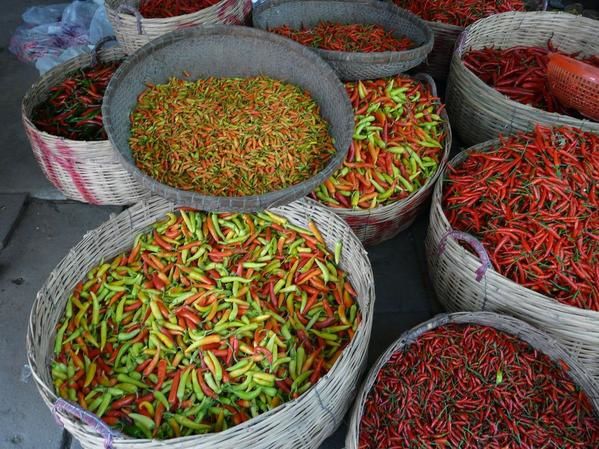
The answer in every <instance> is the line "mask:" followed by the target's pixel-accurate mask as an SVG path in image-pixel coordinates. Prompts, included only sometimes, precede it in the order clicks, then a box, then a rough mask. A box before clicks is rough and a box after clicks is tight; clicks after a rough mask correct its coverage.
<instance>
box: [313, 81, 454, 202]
mask: <svg viewBox="0 0 599 449" xmlns="http://www.w3.org/2000/svg"><path fill="white" fill-rule="evenodd" d="M345 88H346V89H347V93H348V95H349V97H350V100H351V102H352V106H353V108H354V114H355V130H354V136H353V142H352V144H351V147H350V149H349V152H348V155H347V157H346V158H345V161H344V162H343V166H342V167H341V168H340V169H339V170H337V171H336V172H335V174H334V175H333V176H332V177H331V178H329V179H328V180H327V181H326V182H325V183H324V184H322V185H321V186H319V188H318V189H317V190H316V191H315V192H314V193H313V194H312V196H313V197H314V198H316V199H318V200H319V201H321V202H322V203H323V204H325V205H327V206H330V207H335V208H346V209H373V208H376V207H379V206H385V205H388V204H393V203H395V202H397V201H399V200H402V199H405V198H407V197H408V196H410V195H411V194H414V193H415V192H417V191H418V190H419V189H421V188H422V187H423V186H424V185H425V184H426V183H427V181H428V180H429V179H431V177H432V176H433V175H434V174H435V173H436V172H437V169H438V168H439V164H440V161H441V159H442V157H443V152H444V150H443V148H444V139H445V137H446V136H445V129H444V123H443V120H442V119H441V117H440V116H439V114H440V113H441V110H442V106H441V104H440V102H439V99H438V98H437V97H435V96H433V95H432V94H431V92H430V89H429V87H428V86H427V85H426V83H423V82H420V81H417V80H414V79H410V78H407V77H403V76H396V77H393V78H388V79H379V80H366V81H357V82H347V83H345Z"/></svg>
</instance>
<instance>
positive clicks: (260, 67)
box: [102, 25, 354, 212]
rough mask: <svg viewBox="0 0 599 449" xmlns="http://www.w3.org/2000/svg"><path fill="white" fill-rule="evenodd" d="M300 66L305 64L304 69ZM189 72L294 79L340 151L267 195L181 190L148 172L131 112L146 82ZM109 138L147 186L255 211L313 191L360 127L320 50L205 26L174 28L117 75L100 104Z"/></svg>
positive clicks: (209, 205) (223, 207) (205, 205)
mask: <svg viewBox="0 0 599 449" xmlns="http://www.w3.org/2000/svg"><path fill="white" fill-rule="evenodd" d="M298 67H301V70H298ZM184 71H186V72H188V73H189V75H190V76H189V78H190V79H198V78H205V77H207V76H216V77H246V76H257V75H266V76H270V77H272V78H275V79H279V80H283V81H286V82H290V83H292V84H294V85H297V86H299V87H301V88H302V89H304V90H306V91H307V92H309V93H310V94H311V95H312V98H313V99H314V101H315V102H316V103H317V104H318V105H319V106H320V113H321V115H322V116H323V118H325V119H326V120H327V121H328V123H329V125H330V126H329V132H330V134H331V136H332V137H333V138H334V139H335V142H334V144H335V148H336V153H335V154H334V155H333V156H332V157H331V159H330V161H329V163H328V164H327V165H326V166H325V167H324V168H323V169H322V170H321V171H320V172H319V173H317V174H316V175H314V176H313V177H311V178H309V179H307V180H305V181H303V182H300V183H298V184H296V185H293V186H291V187H288V188H286V189H282V190H278V191H275V192H268V193H265V194H263V195H251V196H243V197H217V196H207V195H201V194H199V193H197V192H192V191H183V190H178V189H175V188H172V187H169V186H167V185H165V184H161V183H159V182H157V181H156V180H154V179H153V178H151V177H149V176H147V175H146V174H145V173H142V172H141V171H140V170H139V169H138V168H137V167H136V166H135V163H134V161H133V158H132V156H131V150H130V148H129V127H130V124H129V114H130V111H131V110H132V109H133V108H134V106H135V104H136V103H137V96H138V94H139V93H141V92H142V91H144V90H145V89H146V88H147V86H146V82H148V81H151V82H153V83H164V82H166V81H167V80H168V79H169V78H170V77H172V76H179V77H181V76H183V75H182V74H183V72H184ZM102 112H103V116H104V123H105V126H106V132H107V133H108V137H109V139H110V140H111V142H112V143H113V145H114V147H115V148H116V149H117V150H118V154H119V155H120V156H121V160H122V162H123V165H124V166H125V168H126V169H127V170H129V172H130V173H131V174H132V175H133V177H134V178H135V179H137V180H138V181H139V182H140V183H141V184H142V185H144V186H146V187H147V188H148V189H150V190H152V191H153V192H154V193H156V194H158V195H160V196H161V197H163V198H168V199H170V200H171V201H173V202H176V203H180V204H187V205H189V206H192V207H196V208H198V209H202V210H217V211H243V212H251V211H256V210H261V209H264V208H269V207H274V206H279V205H282V204H287V203H289V202H291V201H294V200H296V199H298V198H301V197H303V196H305V195H307V194H308V193H310V192H311V191H312V190H314V188H316V186H318V185H319V184H321V183H322V182H324V181H325V180H326V179H327V178H328V177H329V176H330V175H331V174H332V173H333V171H334V170H335V169H336V168H337V167H339V165H341V163H342V162H343V159H344V158H345V155H346V154H347V151H348V149H349V146H350V144H351V138H352V134H353V129H354V119H353V111H352V107H351V103H350V101H349V98H348V96H347V92H346V91H345V88H344V87H343V85H342V84H341V83H340V82H339V79H338V78H337V76H336V75H335V73H334V72H333V70H332V69H331V68H330V67H329V66H328V65H327V64H326V63H325V62H324V61H323V60H322V59H320V58H319V57H318V56H317V55H316V54H315V53H313V52H311V51H310V50H308V49H307V48H306V47H304V46H303V45H300V44H298V43H296V42H293V41H291V40H289V39H286V38H284V37H281V36H278V35H275V34H273V33H267V32H265V31H261V30H255V29H252V28H246V27H227V26H222V25H206V26H202V27H197V28H194V29H189V30H182V31H179V32H173V33H169V34H168V35H165V36H162V37H159V38H157V39H155V40H154V41H152V43H150V44H148V45H146V46H145V47H144V48H143V49H141V50H139V51H138V52H136V53H135V54H134V55H132V56H130V57H129V59H128V60H127V61H126V62H125V63H124V64H123V65H122V66H121V67H120V69H119V70H118V72H117V73H116V74H115V76H114V77H113V78H112V80H111V82H110V84H109V86H108V88H107V90H106V95H105V97H104V104H103V107H102Z"/></svg>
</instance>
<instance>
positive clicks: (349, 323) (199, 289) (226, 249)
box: [51, 210, 361, 438]
mask: <svg viewBox="0 0 599 449" xmlns="http://www.w3.org/2000/svg"><path fill="white" fill-rule="evenodd" d="M308 228H309V229H305V228H300V227H297V226H294V225H293V224H291V223H290V222H288V221H287V219H285V218H283V217H280V216H277V215H274V214H272V213H270V212H264V213H257V214H253V215H249V214H245V215H244V214H215V213H203V212H196V211H191V210H181V211H180V212H179V213H177V214H168V216H167V217H166V218H165V219H164V220H163V221H161V222H158V223H157V224H155V225H154V229H153V230H152V231H151V232H147V233H145V234H141V235H139V236H138V237H137V238H136V239H135V243H134V247H133V249H132V250H131V251H130V252H128V253H125V254H122V255H120V256H118V257H116V258H115V259H114V260H112V261H110V262H106V263H102V264H101V265H99V266H96V267H95V268H93V269H92V270H91V271H90V272H89V273H88V275H87V278H86V279H85V280H83V281H82V282H80V283H79V284H78V285H77V286H76V288H75V289H74V291H73V293H72V295H71V296H70V298H69V300H68V302H67V305H66V310H65V314H64V317H63V319H62V320H61V322H60V323H59V325H58V326H57V336H56V340H55V348H54V351H55V355H56V357H55V360H54V361H53V363H52V367H51V373H52V378H53V381H54V386H55V388H56V391H57V392H58V394H59V395H60V396H62V397H63V398H67V399H70V400H71V401H73V402H76V403H78V404H79V405H80V406H81V407H83V408H85V409H87V410H89V411H91V412H93V413H95V414H96V415H98V416H100V417H101V418H102V419H103V420H104V422H106V423H107V424H109V425H111V426H115V427H116V428H118V429H119V430H122V431H123V432H124V433H126V434H127V435H131V436H133V437H139V438H150V437H154V438H172V437H177V436H185V435H192V434H200V433H206V432H218V431H222V430H225V429H227V428H229V427H231V426H234V425H236V424H239V423H241V422H243V421H246V420H248V419H250V418H252V417H255V416H257V415H259V414H261V413H263V412H266V411H268V410H271V409H273V408H275V407H277V406H278V405H279V404H282V403H284V402H286V401H289V400H290V399H293V398H297V397H298V396H299V395H301V394H302V393H304V392H305V391H307V390H308V389H309V388H310V387H311V386H312V385H314V384H315V383H316V382H317V381H318V379H320V378H321V377H322V376H323V375H324V374H325V373H326V372H327V371H328V370H330V369H331V367H332V365H333V364H334V363H335V361H336V360H337V358H338V357H339V356H340V355H341V353H342V351H343V349H344V348H345V346H346V345H347V344H348V343H349V341H350V340H351V338H352V336H353V335H354V333H355V332H356V330H357V327H358V325H359V323H360V319H361V318H360V317H361V316H360V312H359V308H358V305H357V303H356V300H355V299H356V293H355V292H354V290H353V288H352V286H351V284H350V282H349V281H348V280H347V277H346V274H345V273H344V272H343V271H341V270H340V269H339V268H338V263H339V260H340V257H341V251H342V248H341V244H340V243H339V244H338V245H337V246H336V247H335V251H334V253H331V252H330V251H329V250H328V249H327V247H326V245H325V242H324V239H323V237H322V235H321V234H320V232H319V230H318V229H317V228H316V226H315V225H314V224H313V223H310V224H309V226H308Z"/></svg>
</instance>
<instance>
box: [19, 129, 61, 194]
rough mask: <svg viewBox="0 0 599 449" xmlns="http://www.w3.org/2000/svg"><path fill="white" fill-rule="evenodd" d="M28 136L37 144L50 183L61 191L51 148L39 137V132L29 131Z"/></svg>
mask: <svg viewBox="0 0 599 449" xmlns="http://www.w3.org/2000/svg"><path fill="white" fill-rule="evenodd" d="M27 134H29V137H30V138H31V139H32V140H33V142H35V146H37V147H38V148H39V150H40V151H39V156H40V157H41V159H42V160H41V163H42V166H43V167H44V172H45V173H46V174H47V175H48V178H49V179H50V182H51V183H52V184H53V185H54V187H56V188H57V189H59V190H61V183H60V181H59V180H58V176H56V172H55V171H54V163H53V162H52V159H54V155H53V154H52V152H51V151H50V148H49V147H48V145H46V142H44V141H43V139H42V138H41V137H40V136H39V133H38V132H35V131H32V130H29V129H28V130H27Z"/></svg>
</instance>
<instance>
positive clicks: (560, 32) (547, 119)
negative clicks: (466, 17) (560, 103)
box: [446, 12, 599, 145]
mask: <svg viewBox="0 0 599 449" xmlns="http://www.w3.org/2000/svg"><path fill="white" fill-rule="evenodd" d="M598 30H599V25H598V22H597V21H596V20H592V19H587V18H585V17H580V16H574V15H572V14H566V13H553V12H527V13H505V14H498V15H495V16H492V17H488V18H486V19H483V20H479V21H478V22H476V23H474V24H473V25H470V26H469V27H468V28H466V30H465V31H464V33H462V35H461V37H460V41H459V42H458V43H457V45H456V50H455V52H454V54H453V57H452V60H451V71H450V74H449V79H448V82H447V94H446V103H447V112H448V114H449V117H450V119H451V126H452V128H453V130H454V132H456V133H457V136H458V137H459V138H460V139H461V140H462V141H464V143H466V144H467V145H474V144H476V143H479V142H484V141H486V140H489V139H495V138H497V137H498V136H499V134H512V133H514V132H516V131H528V130H531V129H533V128H534V126H535V125H536V124H537V123H541V124H544V125H549V126H551V125H569V126H575V127H578V128H582V129H585V130H589V131H595V132H599V123H597V122H592V121H590V120H580V119H577V118H573V117H570V116H567V115H561V114H557V113H551V112H546V111H543V110H541V109H537V108H533V107H532V106H527V105H524V104H521V103H518V102H517V101H514V100H511V99H509V98H508V97H506V96H505V95H503V94H501V93H499V92H497V91H496V90H495V89H494V88H492V87H490V86H487V85H486V84H485V83H484V82H483V81H482V80H480V79H479V78H478V77H477V76H476V75H474V73H472V72H471V71H470V70H469V69H467V68H466V66H464V64H463V62H462V56H463V55H464V53H466V52H467V51H468V50H471V49H475V50H476V49H481V48H484V47H491V46H493V47H495V48H510V47H514V46H517V45H524V46H540V47H546V46H547V41H548V40H549V39H551V41H552V43H553V44H554V45H555V46H556V47H557V48H558V49H559V50H562V51H565V52H566V53H574V52H578V51H580V52H581V56H588V55H593V54H599V33H598Z"/></svg>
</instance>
